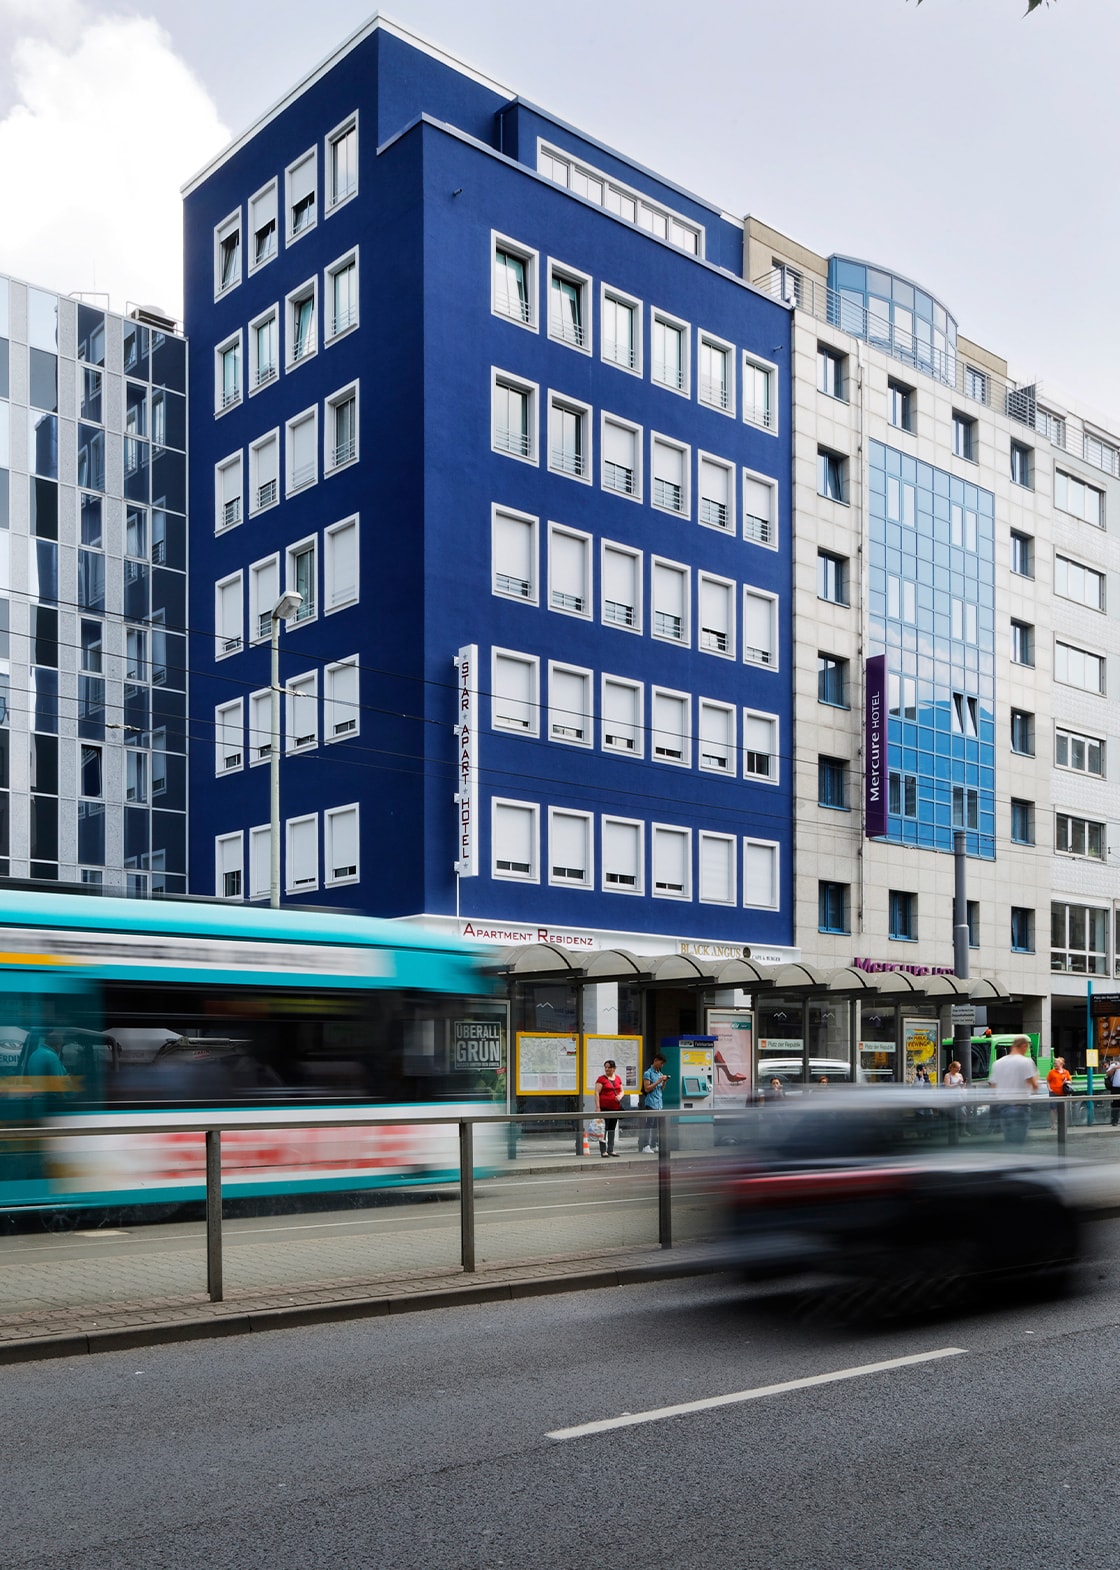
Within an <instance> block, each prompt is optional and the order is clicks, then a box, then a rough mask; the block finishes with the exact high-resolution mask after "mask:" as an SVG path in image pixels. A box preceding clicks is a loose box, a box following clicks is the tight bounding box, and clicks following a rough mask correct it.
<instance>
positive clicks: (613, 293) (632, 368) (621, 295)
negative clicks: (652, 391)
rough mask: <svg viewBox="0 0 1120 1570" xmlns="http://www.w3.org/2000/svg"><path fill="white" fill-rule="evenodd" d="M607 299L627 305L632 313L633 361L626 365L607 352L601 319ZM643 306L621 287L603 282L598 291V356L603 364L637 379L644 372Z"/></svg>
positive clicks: (603, 315) (606, 341)
mask: <svg viewBox="0 0 1120 1570" xmlns="http://www.w3.org/2000/svg"><path fill="white" fill-rule="evenodd" d="M608 300H613V301H616V302H617V303H618V304H619V305H626V306H629V307H630V309H631V310H632V311H633V313H634V363H633V364H632V365H626V364H624V362H623V361H622V360H616V359H615V358H614V357H613V356H612V355H610V354H608V353H607V344H608V342H610V341H613V340H608V338H607V335H606V332H605V331H604V329H603V320H604V318H605V315H606V311H605V306H606V302H607V301H608ZM642 317H643V307H642V302H641V300H638V299H636V298H635V297H634V295H632V294H627V293H626V292H625V291H624V290H622V289H615V288H613V287H612V286H611V285H610V284H608V283H604V284H603V285H602V287H601V289H600V292H599V358H600V359H601V360H602V362H603V364H604V365H613V366H614V368H615V370H616V371H625V372H626V374H627V376H636V377H638V379H639V380H641V378H642V377H643V375H644V374H645V370H644V354H643V348H644V339H645V334H644V332H643V330H642V329H643V321H642Z"/></svg>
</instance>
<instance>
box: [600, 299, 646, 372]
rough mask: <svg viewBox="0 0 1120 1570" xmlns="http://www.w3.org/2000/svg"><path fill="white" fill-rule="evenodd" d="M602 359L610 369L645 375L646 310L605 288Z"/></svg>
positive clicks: (601, 328) (601, 327)
mask: <svg viewBox="0 0 1120 1570" xmlns="http://www.w3.org/2000/svg"><path fill="white" fill-rule="evenodd" d="M600 331H601V334H602V355H603V359H604V360H606V361H607V363H608V364H609V365H617V366H618V367H619V368H620V369H621V370H624V371H634V372H635V373H636V374H637V375H639V376H640V375H641V372H642V308H641V306H640V305H639V303H638V301H637V300H631V299H629V298H628V297H627V296H626V295H622V294H615V293H614V291H613V290H610V289H608V288H607V287H606V286H605V285H604V287H603V302H602V307H601V326H600Z"/></svg>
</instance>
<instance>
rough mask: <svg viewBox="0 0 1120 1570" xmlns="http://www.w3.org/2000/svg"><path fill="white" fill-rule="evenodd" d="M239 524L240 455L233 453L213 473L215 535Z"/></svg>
mask: <svg viewBox="0 0 1120 1570" xmlns="http://www.w3.org/2000/svg"><path fill="white" fill-rule="evenodd" d="M240 522H241V454H240V453H239V452H238V453H234V455H233V457H232V458H226V459H225V460H224V462H222V463H220V464H218V466H217V468H216V469H215V472H214V523H215V533H218V532H220V531H221V530H222V529H232V528H233V526H234V524H237V523H240Z"/></svg>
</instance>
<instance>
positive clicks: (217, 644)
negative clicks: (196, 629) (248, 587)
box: [214, 568, 245, 660]
mask: <svg viewBox="0 0 1120 1570" xmlns="http://www.w3.org/2000/svg"><path fill="white" fill-rule="evenodd" d="M233 584H236V585H237V588H238V603H239V605H240V607H241V614H240V617H239V618H238V622H239V625H238V632H237V635H236V637H234V636H233V635H232V634H230V635H229V636H227V635H226V634H225V633H224V632H220V631H219V630H218V626H219V622H220V620H221V618H220V615H219V608H220V606H221V603H222V590H223V589H228V588H230V587H231V586H232V585H233ZM244 600H245V585H244V580H243V578H242V574H241V569H240V568H238V570H237V571H236V572H231V573H227V574H226V576H225V577H224V578H219V579H218V581H217V583H215V585H214V658H215V659H216V660H228V659H231V658H232V657H233V655H235V654H240V653H241V651H242V649H243V648H244V647H245V604H244Z"/></svg>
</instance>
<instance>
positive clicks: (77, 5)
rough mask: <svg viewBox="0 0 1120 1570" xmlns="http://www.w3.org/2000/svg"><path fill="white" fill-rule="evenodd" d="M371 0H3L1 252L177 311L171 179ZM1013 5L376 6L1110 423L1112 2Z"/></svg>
mask: <svg viewBox="0 0 1120 1570" xmlns="http://www.w3.org/2000/svg"><path fill="white" fill-rule="evenodd" d="M371 9H372V7H371V3H370V0H316V3H315V4H314V5H308V4H307V0H190V3H189V4H187V3H184V0H132V3H129V0H0V211H2V212H4V213H5V214H7V215H8V218H9V221H7V222H6V223H5V224H4V225H3V227H2V228H0V271H3V272H7V273H11V274H13V275H15V276H18V277H24V278H30V279H32V280H33V281H35V282H38V283H42V284H46V285H49V286H51V287H54V288H57V289H59V290H62V291H65V292H70V291H79V290H80V291H88V292H94V291H101V292H106V293H108V294H109V295H110V297H111V303H112V305H113V306H114V308H116V309H121V308H123V307H124V305H125V304H126V303H129V302H131V303H144V304H149V305H160V306H162V307H164V308H165V309H167V310H170V311H171V312H172V313H177V312H178V311H179V310H180V309H181V276H180V250H181V242H180V220H179V212H180V197H179V187H180V186H181V185H182V183H183V182H184V181H185V180H187V179H188V178H189V177H190V176H191V175H192V174H194V173H195V172H196V171H197V170H198V169H199V168H200V167H201V166H202V165H203V164H204V163H205V162H206V161H207V160H208V158H210V157H211V156H212V155H213V154H214V153H215V152H217V151H219V150H220V149H221V148H222V147H223V146H224V145H225V143H226V141H227V140H228V139H229V138H230V137H231V136H232V135H235V134H236V133H237V132H239V131H240V130H242V129H243V128H244V127H245V126H246V125H248V124H249V123H250V121H252V120H253V119H254V118H255V117H256V116H257V115H258V114H259V113H260V112H261V111H262V110H264V109H266V108H267V107H268V106H269V105H270V104H272V103H273V102H275V101H276V99H278V98H279V97H281V96H282V95H283V94H284V93H285V92H286V91H287V90H288V89H289V88H290V87H291V86H293V85H294V84H295V83H296V82H297V81H298V80H299V79H300V78H301V77H302V76H303V75H304V74H305V73H306V72H307V71H308V70H309V69H310V68H311V67H312V66H314V65H315V64H316V63H317V62H318V61H319V60H320V59H321V58H322V57H323V56H324V55H326V54H327V53H328V52H329V51H330V50H331V49H332V48H333V47H334V46H335V45H337V44H338V43H339V42H340V41H341V40H342V39H343V38H345V37H346V36H347V34H348V33H350V32H351V31H352V30H353V29H354V28H356V27H358V26H360V25H361V23H362V22H364V21H365V20H366V19H367V18H368V17H369V15H370V14H371ZM1024 11H1025V0H924V3H922V4H921V5H920V6H919V5H918V4H916V3H915V0H689V3H688V4H687V5H681V4H680V3H679V0H672V3H670V0H565V4H564V6H563V8H562V18H563V25H562V26H561V25H560V23H559V20H558V16H559V13H557V12H556V11H555V10H554V9H553V8H547V9H546V8H545V7H544V6H539V7H538V6H534V5H533V4H531V3H530V4H528V5H526V3H525V0H517V3H514V0H470V3H469V4H464V3H463V0H393V3H392V4H391V5H390V6H387V7H386V14H387V15H389V16H391V17H392V18H393V19H394V20H396V21H398V22H400V23H402V24H403V25H404V26H406V27H409V28H412V29H414V30H415V31H417V32H419V33H421V34H423V35H424V36H425V37H427V38H429V39H431V40H432V41H433V42H435V43H438V44H440V45H441V46H442V47H443V48H445V49H447V50H448V51H449V52H450V53H452V54H454V55H456V56H458V57H459V58H461V59H463V60H465V61H466V62H467V63H469V64H471V65H473V66H475V67H477V68H478V69H480V70H482V71H484V72H486V73H487V74H488V75H489V76H491V77H494V78H496V79H497V80H498V81H500V82H502V83H504V84H505V85H506V86H508V87H509V88H510V90H511V92H516V93H519V94H520V95H521V96H522V97H525V98H528V99H530V100H532V101H534V102H536V103H538V104H540V105H542V106H543V107H545V108H547V109H549V110H551V111H553V112H554V113H556V114H558V115H559V116H560V117H561V118H563V119H566V120H570V121H572V122H574V123H575V124H577V125H579V126H580V127H582V128H584V129H586V130H587V131H589V132H590V133H591V134H592V135H593V136H596V137H598V138H600V139H601V140H603V141H606V142H608V143H610V144H611V145H613V146H615V147H617V148H619V149H620V150H621V151H623V152H625V153H628V154H630V155H632V156H634V157H636V158H637V159H639V160H640V161H641V162H643V163H645V164H647V165H649V166H651V167H652V168H654V169H656V170H658V171H659V172H661V173H663V174H666V175H668V176H669V177H670V178H671V179H673V180H675V181H676V182H677V183H679V184H681V185H683V186H686V187H688V188H689V189H691V190H693V191H696V192H697V193H698V194H700V195H702V196H704V197H706V198H708V199H709V200H712V201H715V202H718V203H719V204H720V205H721V206H722V207H723V209H724V210H725V211H726V212H729V213H734V214H745V213H748V212H750V213H752V214H754V215H755V216H756V217H758V218H760V219H762V220H763V221H764V222H766V223H769V224H771V225H773V227H775V228H777V229H779V230H781V231H783V232H784V233H786V234H789V235H790V236H792V237H793V238H795V239H797V240H800V241H801V242H802V243H804V244H806V245H808V246H810V247H811V248H813V249H814V250H817V251H819V252H822V253H824V254H826V255H827V254H829V253H830V252H833V251H839V252H843V253H845V254H848V255H854V256H859V257H862V258H865V259H867V260H871V261H874V262H877V263H879V264H881V265H883V266H886V267H889V268H891V269H893V270H894V271H896V272H901V273H903V274H906V275H907V276H909V277H911V278H914V279H916V280H917V281H918V282H920V283H921V284H922V285H923V286H924V287H926V288H927V289H929V290H930V291H931V292H932V293H933V294H934V295H936V296H937V298H938V299H940V300H941V301H943V302H944V304H945V305H947V306H948V308H949V310H950V311H951V312H952V313H953V314H955V316H956V317H957V320H958V322H959V324H960V330H961V332H962V333H963V334H964V335H965V336H966V337H968V338H971V339H973V340H974V341H976V342H978V343H981V344H983V345H984V346H985V347H986V348H988V349H990V350H992V351H994V352H995V353H997V354H999V355H1002V356H1003V357H1004V358H1005V359H1007V361H1008V362H1009V369H1010V373H1011V375H1012V377H1013V378H1015V379H1016V380H1018V381H1020V382H1028V381H1037V382H1038V383H1039V384H1040V385H1041V386H1042V387H1044V388H1045V389H1046V392H1047V394H1048V397H1049V399H1050V400H1051V401H1055V402H1059V403H1061V402H1066V401H1068V402H1070V403H1072V404H1074V405H1075V406H1076V407H1078V408H1079V409H1088V410H1096V411H1098V412H1099V417H1100V418H1101V419H1102V420H1103V421H1104V423H1105V424H1106V426H1107V427H1108V428H1110V429H1111V430H1113V431H1120V378H1118V375H1117V366H1118V364H1120V354H1118V352H1117V350H1118V348H1120V330H1118V327H1117V318H1116V314H1115V313H1114V312H1113V311H1112V309H1111V307H1109V306H1108V301H1107V290H1106V289H1105V287H1104V286H1105V284H1106V283H1107V281H1108V280H1109V279H1110V278H1112V277H1113V271H1112V267H1113V262H1114V258H1115V257H1116V256H1117V254H1118V252H1120V244H1118V241H1120V211H1118V203H1117V198H1116V196H1115V194H1114V175H1113V168H1112V159H1113V155H1114V150H1115V148H1116V147H1117V146H1118V145H1120V136H1118V134H1117V133H1118V131H1120V94H1117V92H1116V90H1115V70H1116V66H1115V62H1116V59H1117V56H1118V53H1120V6H1117V5H1116V3H1115V0H1052V3H1051V4H1049V6H1048V7H1046V8H1040V9H1039V10H1037V11H1035V12H1034V13H1033V14H1032V15H1030V16H1029V17H1027V16H1024V15H1023V12H1024ZM1074 283H1076V285H1077V287H1076V288H1074V287H1072V285H1073V284H1074ZM1102 300H1103V301H1104V305H1102V304H1101V301H1102Z"/></svg>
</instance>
